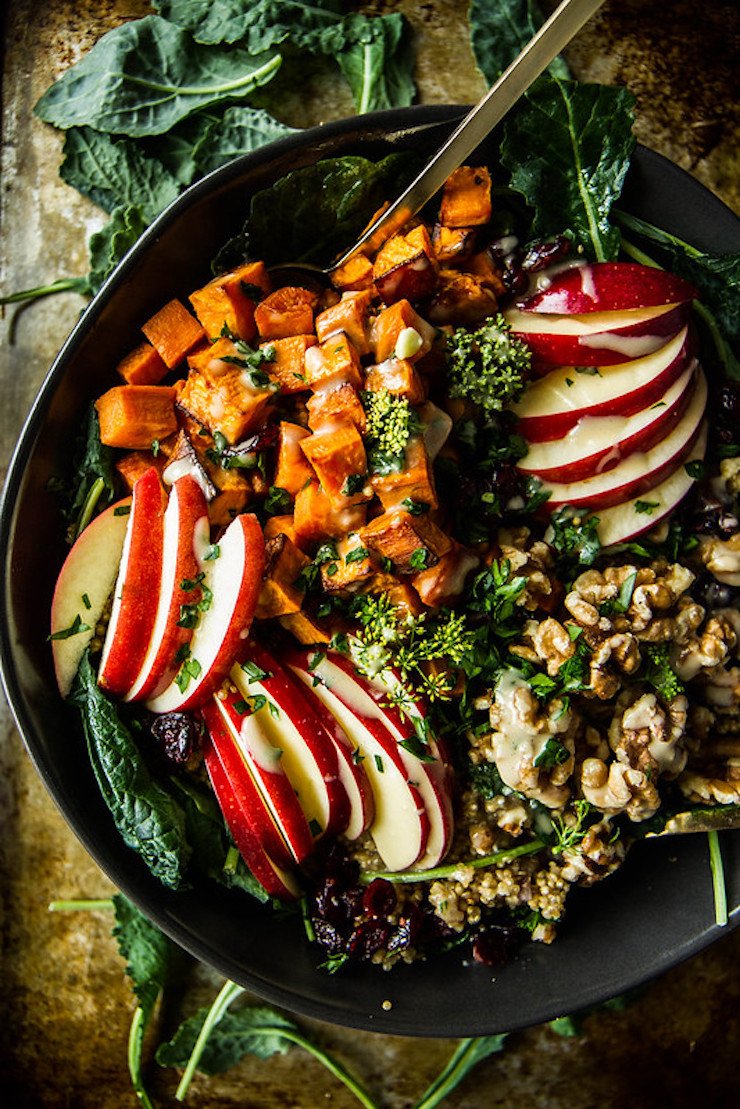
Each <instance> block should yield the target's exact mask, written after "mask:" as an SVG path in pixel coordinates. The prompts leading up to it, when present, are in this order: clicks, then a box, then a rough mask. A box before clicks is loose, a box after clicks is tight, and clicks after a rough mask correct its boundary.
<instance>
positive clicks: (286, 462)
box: [274, 420, 314, 497]
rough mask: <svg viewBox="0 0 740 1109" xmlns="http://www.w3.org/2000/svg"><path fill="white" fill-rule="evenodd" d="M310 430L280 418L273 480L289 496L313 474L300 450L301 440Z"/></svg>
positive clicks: (301, 486)
mask: <svg viewBox="0 0 740 1109" xmlns="http://www.w3.org/2000/svg"><path fill="white" fill-rule="evenodd" d="M310 434H311V432H310V431H309V430H308V429H307V428H305V427H301V426H300V424H291V423H288V422H287V420H282V421H281V423H280V427H279V430H278V451H277V466H276V468H275V482H274V484H275V485H277V486H279V488H280V489H287V491H288V492H289V493H290V495H291V497H295V495H296V493H298V492H300V490H301V489H302V488H303V486H304V485H305V484H306V482H307V481H310V480H311V478H312V477H313V476H314V471H313V468H312V466H311V465H310V464H309V463H308V462H307V461H306V456H305V454H304V453H303V451H302V450H301V440H303V439H305V438H307V436H309V435H310Z"/></svg>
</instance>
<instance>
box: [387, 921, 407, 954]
mask: <svg viewBox="0 0 740 1109" xmlns="http://www.w3.org/2000/svg"><path fill="white" fill-rule="evenodd" d="M410 946H411V925H410V923H409V921H408V920H402V921H401V922H400V924H398V925H396V927H395V928H393V929H392V931H391V935H390V939H389V940H388V944H387V946H386V951H387V952H388V954H389V955H392V954H393V953H394V952H395V951H405V950H406V948H407V947H410Z"/></svg>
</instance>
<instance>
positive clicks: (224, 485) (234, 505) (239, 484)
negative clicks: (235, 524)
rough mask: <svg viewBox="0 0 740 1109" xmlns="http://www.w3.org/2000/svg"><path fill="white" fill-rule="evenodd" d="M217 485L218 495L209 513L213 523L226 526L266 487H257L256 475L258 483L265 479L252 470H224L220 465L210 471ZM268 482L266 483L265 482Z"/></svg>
mask: <svg viewBox="0 0 740 1109" xmlns="http://www.w3.org/2000/svg"><path fill="white" fill-rule="evenodd" d="M209 473H210V476H211V480H212V481H213V482H214V484H215V486H216V496H215V497H214V498H213V500H212V501H210V502H209V504H208V515H209V516H210V518H211V523H212V524H218V525H219V526H220V527H225V526H226V525H227V524H230V523H231V521H232V520H233V519H234V517H235V516H238V515H239V513H240V512H243V511H244V509H245V508H246V507H247V506H248V505H249V504H251V503H252V501H253V500H254V498H255V496H258V495H260V494H261V493H264V492H265V490H264V489H260V488H259V487H258V488H257V489H255V476H256V477H257V482H258V485H259V484H260V483H262V482H263V481H264V479H260V476H259V475H258V474H256V471H252V470H247V471H245V470H224V469H221V468H220V467H218V469H216V468H215V467H214V469H212V470H210V471H209ZM265 484H266V483H265Z"/></svg>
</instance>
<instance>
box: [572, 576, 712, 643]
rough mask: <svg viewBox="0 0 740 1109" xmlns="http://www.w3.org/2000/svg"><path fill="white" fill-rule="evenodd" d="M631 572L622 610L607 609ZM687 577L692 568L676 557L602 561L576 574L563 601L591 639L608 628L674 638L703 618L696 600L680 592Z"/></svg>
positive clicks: (654, 638)
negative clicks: (600, 566) (647, 562)
mask: <svg viewBox="0 0 740 1109" xmlns="http://www.w3.org/2000/svg"><path fill="white" fill-rule="evenodd" d="M632 576H634V587H633V589H632V595H631V598H630V601H629V604H628V606H627V610H626V612H609V607H610V606H613V604H614V602H615V601H616V600H618V598H619V595H620V591H621V589H622V587H623V586H624V585H625V583H626V582H627V580H628V579H629V578H630V577H632ZM693 580H694V575H693V574H692V572H691V571H690V570H688V569H687V568H686V567H685V566H681V565H680V564H679V563H674V564H671V565H669V564H667V563H664V562H656V563H655V565H654V566H653V567H648V566H643V567H640V568H637V567H635V566H630V565H626V566H607V567H606V569H605V570H603V571H601V570H586V571H585V572H584V573H583V574H580V575H579V576H578V577H577V578H576V580H575V581H574V582H573V588H572V590H571V592H570V593H569V594H568V595H567V596H566V598H565V602H564V604H565V607H566V608H567V610H568V612H569V613H570V614H571V616H573V618H574V619H575V620H576V621H577V622H578V623H579V624H580V625H581V626H582V627H583V628H584V629H585V630H586V636H587V640H588V641H589V642H590V643H591V644H592V645H593V641H594V639H595V638H596V639H598V638H599V637H600V636H604V635H607V634H610V633H612V632H614V631H617V632H623V633H630V634H632V635H634V636H636V638H637V639H638V640H646V641H647V642H650V643H658V642H663V641H667V640H673V641H674V642H675V641H676V640H677V639H682V638H685V636H686V635H689V634H690V633H691V632H692V631H694V630H695V629H696V628H697V627H698V626H699V624H700V623H701V621H702V619H703V618H704V609H703V608H702V607H701V605H697V604H696V603H695V602H694V601H692V600H691V598H687V597H684V596H683V594H684V593H685V592H686V590H687V589H688V588H689V586H690V585H691V583H692V582H693Z"/></svg>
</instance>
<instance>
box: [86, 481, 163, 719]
mask: <svg viewBox="0 0 740 1109" xmlns="http://www.w3.org/2000/svg"><path fill="white" fill-rule="evenodd" d="M166 504H167V499H166V497H165V494H164V490H163V489H162V483H161V481H160V480H159V474H158V473H157V471H156V470H155V468H154V467H153V466H152V467H151V469H149V470H147V471H146V473H145V474H142V476H141V477H140V478H139V479H138V481H137V482H136V484H135V485H134V492H133V497H132V501H131V512H130V514H129V517H128V524H127V528H126V539H125V542H124V544H123V553H122V555H121V565H120V569H119V571H118V580H117V581H116V587H115V589H114V591H113V605H112V608H111V615H110V621H109V623H108V630H107V632H106V636H105V643H104V644H103V653H102V656H101V659H100V669H99V671H98V684H99V685H100V686H101V688H102V689H104V690H105V691H106V692H107V693H109V694H111V695H112V696H114V697H123V696H124V694H126V693H128V691H129V689H130V688H131V686H132V685H133V683H134V681H135V680H136V675H137V674H138V673H139V670H140V669H141V664H142V663H143V661H144V655H145V654H146V649H147V646H148V644H149V640H150V639H151V635H152V630H153V627H154V617H155V616H156V612H157V600H158V597H159V584H160V571H161V565H162V541H163V537H164V511H165V506H166Z"/></svg>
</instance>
